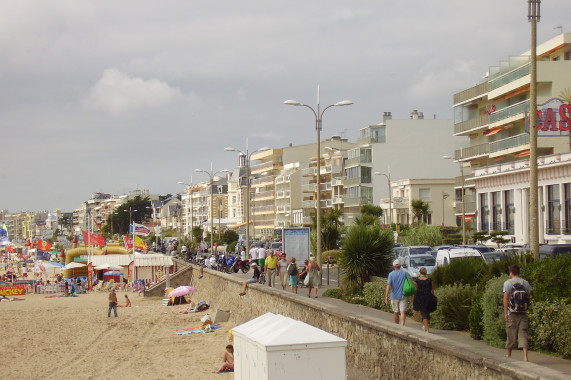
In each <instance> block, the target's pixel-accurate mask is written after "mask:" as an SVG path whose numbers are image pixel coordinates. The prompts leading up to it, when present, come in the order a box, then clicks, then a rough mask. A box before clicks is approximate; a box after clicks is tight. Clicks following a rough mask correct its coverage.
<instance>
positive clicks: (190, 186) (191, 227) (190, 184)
mask: <svg viewBox="0 0 571 380" xmlns="http://www.w3.org/2000/svg"><path fill="white" fill-rule="evenodd" d="M177 183H178V184H179V185H185V186H186V187H187V188H188V196H189V197H190V240H191V241H192V240H193V239H194V238H193V236H192V230H193V229H194V205H193V199H192V176H190V183H186V182H182V181H178V182H177ZM186 220H187V223H188V213H187V215H186Z"/></svg>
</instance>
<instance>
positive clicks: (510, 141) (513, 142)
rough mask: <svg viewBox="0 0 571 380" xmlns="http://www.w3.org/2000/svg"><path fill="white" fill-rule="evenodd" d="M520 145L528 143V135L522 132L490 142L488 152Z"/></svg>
mask: <svg viewBox="0 0 571 380" xmlns="http://www.w3.org/2000/svg"><path fill="white" fill-rule="evenodd" d="M522 145H529V135H528V134H527V133H522V134H521V135H517V136H512V137H508V138H507V139H502V140H498V141H494V142H491V143H490V153H495V152H500V151H504V150H506V149H510V148H516V147H521V146H522Z"/></svg>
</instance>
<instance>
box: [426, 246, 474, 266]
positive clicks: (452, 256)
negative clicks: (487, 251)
mask: <svg viewBox="0 0 571 380" xmlns="http://www.w3.org/2000/svg"><path fill="white" fill-rule="evenodd" d="M465 257H482V254H481V253H480V252H478V251H477V250H475V249H474V248H467V247H457V248H451V249H441V250H439V251H438V252H437V253H436V266H437V267H439V266H443V265H448V264H450V262H451V261H452V260H457V259H462V258H465Z"/></svg>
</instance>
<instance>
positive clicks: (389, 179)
mask: <svg viewBox="0 0 571 380" xmlns="http://www.w3.org/2000/svg"><path fill="white" fill-rule="evenodd" d="M375 175H382V176H385V178H386V179H387V181H388V184H389V226H391V230H392V228H393V194H392V193H393V189H392V187H391V168H390V167H389V168H388V171H387V174H385V173H381V172H375Z"/></svg>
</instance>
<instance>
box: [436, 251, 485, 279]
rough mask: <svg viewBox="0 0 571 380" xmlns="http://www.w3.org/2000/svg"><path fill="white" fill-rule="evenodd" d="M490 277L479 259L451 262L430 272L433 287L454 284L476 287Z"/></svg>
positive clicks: (467, 258)
mask: <svg viewBox="0 0 571 380" xmlns="http://www.w3.org/2000/svg"><path fill="white" fill-rule="evenodd" d="M490 277H491V275H490V273H489V270H488V266H487V264H486V262H485V261H484V260H482V259H481V258H480V257H466V258H463V259H457V260H452V261H451V262H450V264H448V265H444V266H440V267H438V268H436V270H435V271H434V272H432V279H433V281H434V285H435V286H444V285H452V284H456V283H460V284H470V285H478V284H480V283H482V282H485V281H487V280H488V279H489V278H490Z"/></svg>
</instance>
